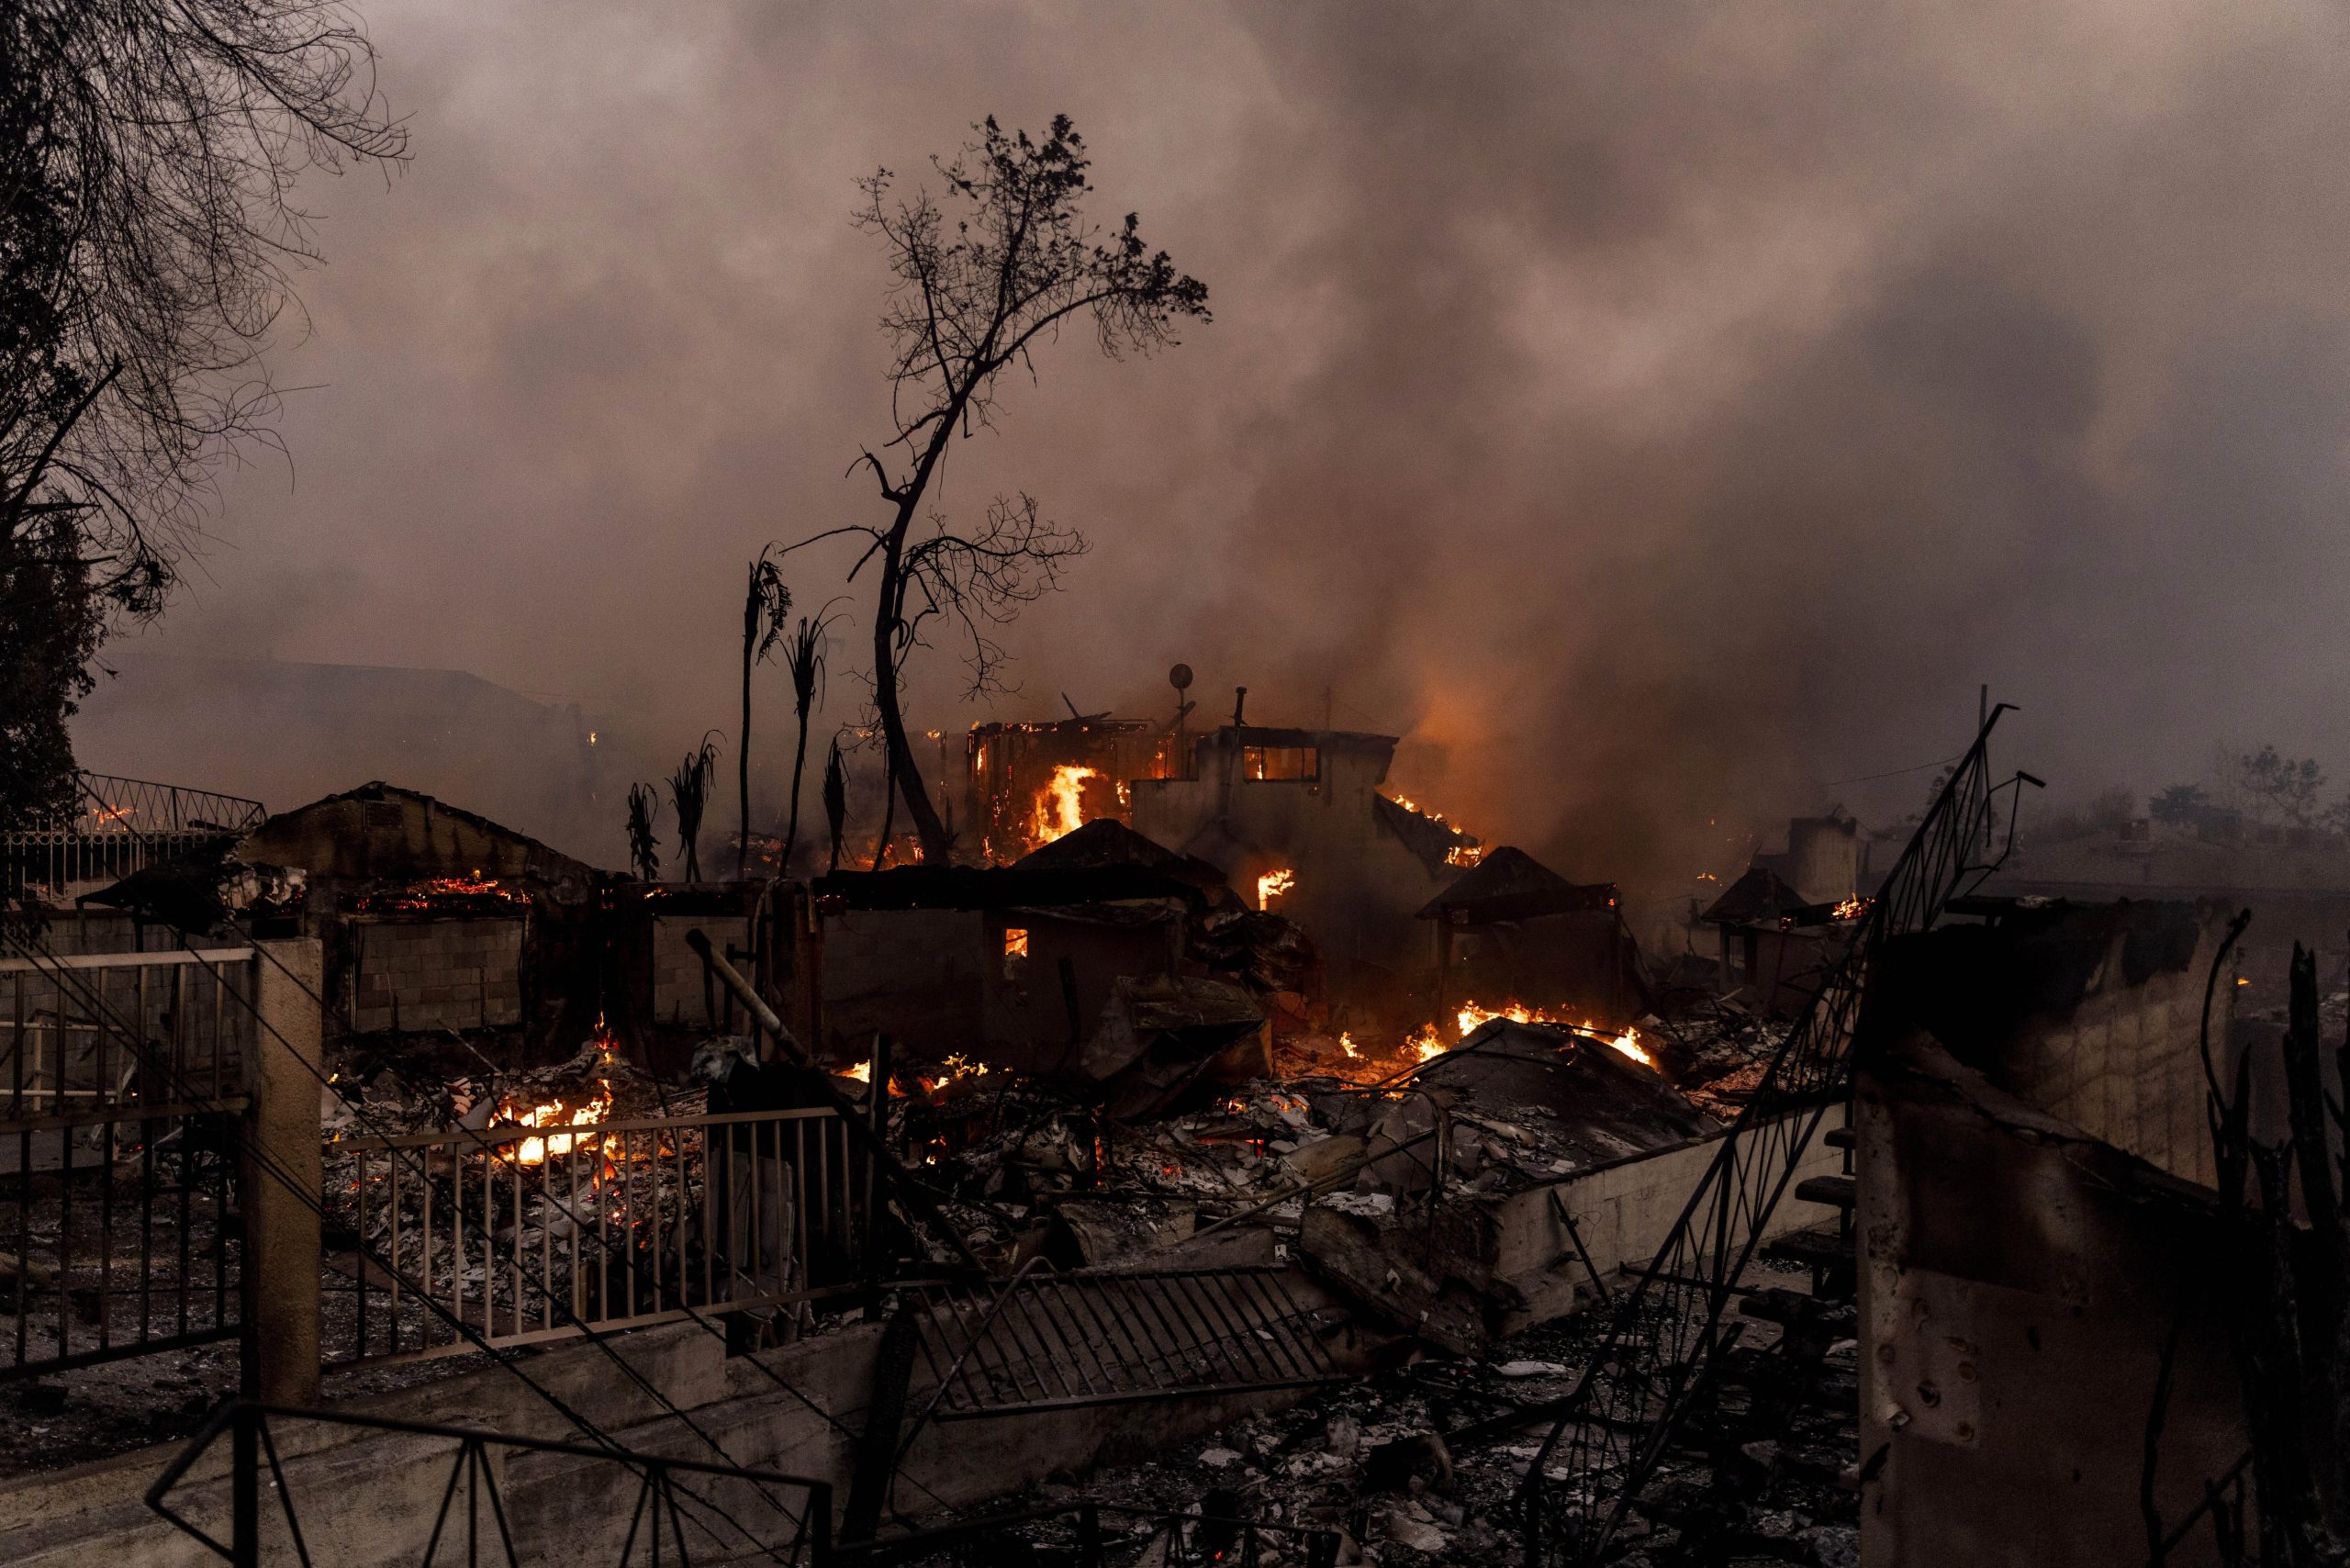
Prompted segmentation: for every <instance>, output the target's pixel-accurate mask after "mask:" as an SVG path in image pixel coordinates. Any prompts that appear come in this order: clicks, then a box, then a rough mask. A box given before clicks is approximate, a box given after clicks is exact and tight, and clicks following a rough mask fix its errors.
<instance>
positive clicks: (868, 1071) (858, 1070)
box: [833, 1061, 873, 1083]
mask: <svg viewBox="0 0 2350 1568" xmlns="http://www.w3.org/2000/svg"><path fill="white" fill-rule="evenodd" d="M833 1076H834V1078H854V1079H855V1080H856V1081H858V1082H859V1083H870V1082H872V1081H873V1064H872V1063H871V1062H869V1061H861V1062H858V1063H857V1064H856V1066H855V1067H845V1068H843V1069H841V1070H839V1071H838V1072H836V1073H834V1074H833Z"/></svg>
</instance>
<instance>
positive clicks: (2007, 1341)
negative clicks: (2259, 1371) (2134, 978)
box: [1855, 1035, 2244, 1568]
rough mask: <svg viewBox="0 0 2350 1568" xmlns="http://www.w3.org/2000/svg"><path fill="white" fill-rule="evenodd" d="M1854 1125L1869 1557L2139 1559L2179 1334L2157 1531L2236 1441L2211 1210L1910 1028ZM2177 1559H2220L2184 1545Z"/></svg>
mask: <svg viewBox="0 0 2350 1568" xmlns="http://www.w3.org/2000/svg"><path fill="white" fill-rule="evenodd" d="M1855 1126H1856V1129H1857V1134H1858V1140H1859V1148H1858V1150H1857V1154H1858V1159H1859V1171H1860V1193H1861V1206H1860V1211H1859V1218H1860V1229H1861V1242H1862V1253H1861V1265H1862V1266H1861V1278H1860V1307H1861V1358H1860V1362H1861V1444H1860V1451H1861V1458H1862V1463H1863V1469H1864V1470H1866V1469H1870V1468H1874V1469H1875V1471H1876V1474H1875V1478H1874V1480H1873V1481H1871V1482H1870V1483H1869V1484H1867V1485H1866V1487H1865V1488H1864V1489H1863V1495H1862V1505H1861V1556H1862V1562H1863V1564H1864V1565H1866V1568H1912V1565H1916V1568H1946V1565H1947V1564H1950V1563H1954V1562H2000V1563H2007V1564H2014V1565H2020V1568H2037V1565H2042V1564H2045V1565H2048V1568H2056V1565H2058V1564H2065V1565H2070V1564H2076V1563H2088V1562H2143V1561H2144V1559H2145V1556H2146V1549H2145V1528H2144V1524H2143V1518H2142V1515H2141V1513H2140V1505H2139V1485H2140V1477H2141V1473H2142V1462H2143V1445H2144V1440H2145V1430H2146V1418H2147V1413H2148V1411H2149V1410H2150V1408H2151V1407H2152V1402H2153V1397H2154V1383H2155V1379H2156V1375H2157V1369H2158V1367H2159V1365H2160V1359H2161V1353H2162V1348H2163V1346H2164V1344H2165V1340H2166V1339H2167V1338H2168V1336H2169V1335H2170V1334H2171V1333H2172V1332H2173V1331H2174V1329H2175V1328H2176V1329H2177V1332H2178V1333H2179V1335H2180V1347H2181V1350H2180V1355H2179V1359H2178V1362H2177V1373H2176V1379H2177V1381H2176V1383H2175V1386H2174V1389H2173V1392H2172V1395H2171V1402H2170V1414H2169V1418H2168V1421H2167V1424H2166V1427H2165V1435H2164V1439H2163V1444H2162V1453H2161V1463H2160V1466H2159V1467H2158V1469H2157V1472H2156V1482H2155V1501H2156V1505H2157V1506H2158V1507H2159V1509H2160V1510H2161V1514H2162V1517H2163V1518H2164V1519H2165V1521H2166V1522H2168V1523H2172V1524H2176V1523H2177V1521H2179V1520H2181V1519H2183V1518H2185V1517H2186V1515H2187V1514H2188V1511H2189V1510H2190V1509H2191V1508H2192V1507H2193V1506H2195V1504H2196V1503H2197V1501H2198V1500H2199V1496H2200V1493H2201V1489H2202V1485H2203V1484H2204V1482H2205V1481H2206V1480H2207V1479H2209V1478H2212V1477H2216V1476H2218V1475H2220V1474H2221V1473H2223V1472H2224V1471H2225V1470H2226V1469H2227V1468H2228V1467H2229V1466H2230V1465H2232V1464H2233V1462H2234V1461H2235V1459H2236V1456H2237V1455H2238V1454H2240V1453H2241V1452H2243V1450H2244V1430H2243V1426H2242V1404H2241V1400H2240V1396H2239V1394H2237V1392H2236V1388H2235V1385H2234V1382H2233V1373H2232V1372H2231V1370H2230V1361H2229V1357H2228V1352H2227V1348H2226V1337H2225V1331H2224V1328H2223V1327H2222V1326H2221V1322H2220V1320H2219V1318H2218V1317H2217V1316H2216V1314H2215V1312H2214V1310H2213V1306H2212V1303H2211V1302H2210V1299H2209V1297H2208V1296H2207V1295H2206V1294H2203V1293H2202V1289H2201V1287H2202V1286H2203V1285H2205V1284H2207V1283H2209V1282H2206V1281H2203V1280H2202V1279H2201V1278H2200V1276H2199V1271H2198V1268H2197V1261H2196V1260H2197V1259H2198V1258H2199V1257H2208V1256H2209V1255H2210V1246H2211V1243H2210V1238H2209V1226H2210V1209H2209V1207H2208V1205H2207V1204H2206V1203H2205V1201H2204V1200H2203V1198H2202V1197H2201V1195H2200V1194H2199V1193H2196V1192H2195V1191H2194V1190H2193V1189H2190V1188H2188V1187H2187V1186H2186V1185H2185V1184H2184V1183H2181V1182H2177V1181H2175V1180H2174V1179H2172V1178H2170V1177H2168V1176H2166V1175H2165V1174H2164V1173H2163V1172H2161V1171H2159V1170H2155V1169H2154V1167H2152V1166H2151V1165H2148V1164H2145V1163H2143V1162H2141V1161H2139V1160H2136V1159H2132V1158H2131V1157H2129V1156H2128V1155H2126V1154H2123V1153H2121V1151H2119V1150H2117V1149H2115V1148H2111V1147H2109V1146H2107V1145H2103V1144H2100V1143H2098V1142H2096V1141H2094V1140H2092V1139H2090V1138H2088V1137H2086V1136H2084V1135H2083V1134H2082V1133H2081V1132H2080V1131H2079V1129H2077V1128H2075V1127H2071V1126H2067V1125H2065V1123H2063V1122H2061V1121H2058V1120H2057V1119H2055V1118H2053V1117H2051V1116H2048V1115H2046V1114H2043V1113H2042V1112H2039V1111H2037V1110H2034V1109H2033V1108H2031V1106H2029V1105H2026V1104H2024V1103H2022V1102H2020V1101H2019V1100H2017V1099H2015V1098H2013V1097H2012V1096H2009V1095H2006V1094H2003V1093H2001V1092H1999V1091H1998V1090H1997V1089H1995V1088H1993V1087H1992V1086H1991V1085H1990V1084H1989V1082H1988V1081H1986V1080H1985V1079H1984V1078H1983V1077H1982V1076H1981V1075H1980V1074H1979V1073H1975V1072H1974V1071H1973V1070H1969V1069H1966V1068H1964V1067H1962V1066H1961V1065H1960V1064H1959V1063H1958V1062H1957V1061H1955V1060H1954V1059H1953V1058H1951V1056H1950V1055H1949V1054H1948V1053H1946V1052H1944V1051H1942V1049H1941V1047H1939V1046H1937V1045H1935V1044H1934V1043H1933V1042H1932V1041H1931V1040H1930V1038H1929V1037H1927V1036H1923V1035H1918V1036H1912V1037H1911V1038H1910V1039H1908V1041H1905V1042H1903V1043H1902V1044H1900V1045H1899V1046H1897V1047H1890V1048H1888V1049H1887V1050H1886V1052H1885V1053H1884V1054H1883V1055H1882V1056H1881V1057H1880V1058H1877V1059H1876V1060H1874V1061H1873V1062H1872V1063H1870V1064H1869V1065H1868V1066H1866V1067H1865V1068H1864V1070H1863V1072H1862V1075H1861V1078H1860V1081H1859V1086H1858V1091H1857V1094H1856V1103H1855ZM1880 1455H1882V1462H1881V1463H1879V1462H1878V1456H1880ZM2170 1561H2171V1562H2175V1563H2177V1564H2180V1565H2182V1568H2185V1565H2188V1564H2196V1563H2203V1562H2215V1561H2217V1558H2216V1553H2215V1552H2214V1551H2212V1549H2211V1546H2210V1538H2209V1536H2208V1534H2207V1533H2205V1532H2201V1531H2197V1532H2194V1533H2192V1534H2190V1536H2189V1538H2188V1540H2187V1542H2186V1543H2185V1544H2184V1545H2183V1546H2182V1547H2181V1548H2180V1550H2179V1551H2177V1553H2176V1554H2175V1555H2174V1556H2173V1557H2172V1558H2171V1559H2170Z"/></svg>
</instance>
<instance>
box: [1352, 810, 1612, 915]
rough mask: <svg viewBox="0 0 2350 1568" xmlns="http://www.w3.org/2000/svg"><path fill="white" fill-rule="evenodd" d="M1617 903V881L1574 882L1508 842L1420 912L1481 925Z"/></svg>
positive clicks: (1582, 911) (1591, 908) (1586, 910)
mask: <svg viewBox="0 0 2350 1568" xmlns="http://www.w3.org/2000/svg"><path fill="white" fill-rule="evenodd" d="M1390 803H1392V802H1390ZM1405 814H1406V815H1408V814H1409V813H1405ZM1420 820H1425V819H1420ZM1615 907H1616V884H1615V883H1613V882H1590V883H1583V882H1570V881H1568V880H1567V879H1565V878H1564V877H1561V876H1560V875H1559V874H1558V873H1557V872H1556V871H1553V870H1551V869H1550V868H1549V867H1548V866H1545V865H1543V864H1542V863H1541V862H1540V861H1539V860H1537V859H1535V858H1534V857H1533V856H1531V855H1528V854H1527V852H1526V851H1525V850H1523V849H1519V848H1516V847H1515V846H1510V845H1504V846H1502V847H1500V848H1499V849H1496V850H1494V851H1493V852H1491V853H1490V854H1488V855H1487V856H1486V857H1484V858H1483V860H1481V861H1479V862H1478V863H1477V864H1476V865H1474V866H1472V867H1471V868H1469V869H1468V870H1466V871H1464V872H1462V873H1461V874H1460V878H1459V879H1457V880H1455V881H1454V882H1453V883H1452V884H1451V886H1449V887H1448V888H1446V889H1445V890H1443V891H1442V892H1440V893H1438V894H1437V895H1436V897H1434V898H1432V899H1430V900H1429V901H1428V902H1427V904H1426V905H1425V906H1424V907H1423V908H1422V909H1421V911H1420V914H1419V918H1421V919H1422V920H1442V921H1447V922H1449V923H1450V924H1455V925H1483V924H1490V923H1492V922H1494V921H1503V920H1531V919H1535V918H1537V917H1539V916H1541V915H1546V914H1570V913H1586V912H1590V911H1595V910H1610V909H1614V908H1615Z"/></svg>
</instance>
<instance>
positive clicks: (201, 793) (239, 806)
mask: <svg viewBox="0 0 2350 1568" xmlns="http://www.w3.org/2000/svg"><path fill="white" fill-rule="evenodd" d="M77 777H78V780H79V783H78V790H77V799H76V801H75V802H74V804H73V808H72V809H71V810H70V811H67V812H60V813H59V814H58V815H57V816H56V817H55V818H53V819H52V820H50V821H49V822H46V823H39V824H38V825H35V826H32V827H28V828H23V829H19V830H17V831H13V832H10V833H7V834H0V883H5V884H6V887H7V889H8V890H9V891H11V892H12V893H14V894H16V895H17V896H22V895H23V894H25V893H27V892H28V891H32V890H41V891H43V892H46V893H49V894H50V895H51V896H62V894H64V893H65V892H66V891H67V890H71V889H73V888H76V887H86V886H92V885H98V884H104V883H107V882H114V881H119V880H120V879H123V878H125V877H128V876H129V875H130V874H131V873H132V872H134V871H138V870H141V869H143V868H146V867H149V866H152V865H156V864H159V863H161V862H162V861H166V860H171V859H173V858H175V857H179V856H182V855H185V854H187V853H188V852H189V851H191V850H194V849H199V848H203V847H206V846H213V845H220V844H226V843H229V842H231V841H233V840H235V839H237V838H239V837H241V836H242V835H243V834H248V833H251V832H252V830H253V829H254V828H256V827H259V826H260V825H261V823H262V822H263V818H264V816H265V814H266V813H265V812H263V810H262V805H261V802H260V801H248V800H245V799H244V798H243V797H241V796H238V795H221V794H216V793H214V792H213V791H211V790H186V789H182V788H181V787H179V786H178V785H175V784H158V783H155V782H153V781H151V780H149V779H145V778H115V777H114V776H112V775H110V774H104V773H83V774H80V775H78V776H77Z"/></svg>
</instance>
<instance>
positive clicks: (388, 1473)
mask: <svg viewBox="0 0 2350 1568" xmlns="http://www.w3.org/2000/svg"><path fill="white" fill-rule="evenodd" d="M297 1426H299V1427H308V1428H341V1429H346V1430H356V1431H358V1432H361V1433H364V1434H367V1435H368V1436H367V1439H365V1440H367V1441H368V1443H369V1447H368V1449H367V1450H366V1459H367V1462H368V1465H369V1468H370V1469H371V1470H372V1471H373V1472H374V1473H375V1476H376V1483H375V1485H374V1486H371V1487H363V1488H353V1486H352V1485H351V1483H350V1472H349V1465H348V1462H337V1461H338V1460H339V1459H340V1458H341V1456H340V1454H339V1452H338V1450H336V1449H334V1448H324V1449H321V1448H320V1447H319V1445H318V1444H317V1443H316V1442H315V1441H314V1442H312V1443H311V1444H310V1445H309V1446H308V1448H307V1449H306V1450H295V1449H293V1448H292V1447H291V1446H290V1445H289V1446H287V1447H285V1448H281V1446H280V1440H279V1439H280V1438H281V1437H282V1436H285V1435H287V1428H294V1427H297ZM224 1435H226V1436H227V1437H228V1438H229V1445H230V1454H229V1465H228V1473H227V1474H226V1476H225V1477H223V1478H222V1479H221V1480H219V1481H216V1482H210V1483H208V1484H207V1482H205V1481H203V1480H198V1479H192V1473H193V1472H194V1471H195V1470H196V1465H197V1462H198V1461H199V1460H201V1459H202V1458H203V1457H204V1455H205V1454H206V1452H207V1450H210V1449H211V1448H212V1446H213V1445H214V1444H215V1443H217V1442H218V1441H219V1440H220V1439H221V1438H222V1436H224ZM306 1435H309V1436H316V1435H319V1434H306ZM313 1456H316V1457H318V1458H319V1459H320V1460H322V1461H324V1462H322V1463H320V1464H319V1465H318V1466H316V1467H315V1469H314V1470H313V1469H311V1468H307V1467H306V1466H305V1465H304V1463H303V1461H304V1460H305V1459H308V1458H311V1457H313ZM615 1468H616V1469H618V1470H620V1471H621V1472H624V1473H625V1474H623V1475H621V1476H617V1477H612V1478H611V1479H612V1480H613V1481H616V1482H617V1483H618V1484H605V1482H606V1478H607V1476H608V1475H609V1474H610V1471H611V1470H613V1469H615ZM404 1474H408V1475H412V1476H413V1480H412V1482H411V1486H412V1490H413V1495H414V1500H415V1506H408V1507H403V1506H399V1504H398V1502H397V1498H396V1496H395V1497H394V1498H388V1499H387V1498H386V1497H384V1496H382V1495H378V1494H379V1493H380V1492H381V1491H383V1490H386V1489H388V1488H391V1487H396V1486H397V1484H399V1478H401V1477H402V1476H403V1475H404ZM630 1476H633V1477H634V1478H635V1484H634V1486H633V1487H631V1486H629V1485H628V1478H629V1477H630ZM314 1477H315V1479H314ZM146 1501H147V1506H149V1507H150V1508H151V1509H153V1510H154V1511H155V1512H156V1513H157V1514H159V1515H161V1516H162V1518H164V1519H165V1520H166V1521H167V1522H169V1523H170V1524H171V1525H172V1527H173V1529H177V1530H179V1531H180V1532H181V1533H182V1534H184V1535H185V1536H187V1537H189V1538H190V1539H191V1540H194V1541H196V1543H197V1544H198V1545H200V1546H202V1547H203V1548H204V1549H205V1550H207V1551H210V1552H211V1553H212V1554H213V1555H215V1556H217V1557H218V1558H219V1559H220V1560H221V1561H222V1562H229V1563H231V1564H235V1565H236V1568H258V1564H260V1563H262V1562H288V1561H291V1562H298V1563H301V1564H303V1568H312V1565H313V1564H323V1563H330V1562H364V1563H370V1564H374V1563H383V1562H419V1563H431V1562H465V1563H487V1562H504V1563H506V1564H508V1565H509V1568H520V1564H521V1563H523V1562H554V1561H560V1562H565V1563H588V1562H607V1561H609V1562H617V1563H619V1564H621V1568H629V1565H630V1564H633V1563H639V1562H643V1563H649V1564H652V1565H653V1568H664V1565H666V1564H677V1565H678V1568H690V1564H692V1563H694V1562H744V1561H746V1560H749V1561H758V1562H778V1563H783V1564H787V1565H800V1564H806V1565H808V1568H822V1564H823V1563H825V1562H827V1561H828V1558H829V1553H828V1551H827V1550H826V1548H827V1544H828V1541H829V1538H830V1531H831V1529H832V1487H831V1485H830V1484H827V1483H825V1482H822V1481H816V1480H811V1479H808V1478H806V1477H803V1476H795V1475H785V1474H782V1473H778V1472H775V1471H767V1470H755V1469H748V1468H744V1467H743V1466H739V1465H728V1464H712V1463H703V1462H697V1461H694V1460H687V1459H673V1458H669V1457H667V1456H666V1455H662V1454H658V1453H651V1452H641V1451H638V1450H632V1449H623V1448H619V1447H594V1446H590V1445H588V1444H585V1443H571V1442H558V1441H553V1440H549V1439H541V1438H523V1437H511V1436H507V1435H505V1434H502V1433H498V1432H489V1431H484V1430H482V1429H480V1428H471V1427H445V1426H437V1425H433V1424H431V1423H429V1422H422V1421H400V1420H394V1419H391V1418H389V1417H381V1416H364V1415H360V1414H357V1413H355V1412H351V1411H330V1410H298V1409H288V1408H285V1407H282V1406H268V1405H261V1404H254V1403H251V1402H245V1401H239V1402H237V1403H234V1404H230V1405H228V1406H223V1407H222V1408H221V1409H220V1410H219V1411H218V1413H217V1414H216V1415H215V1416H214V1417H212V1419H211V1420H210V1421H209V1422H208V1423H207V1424H206V1426H205V1427H204V1428H203V1430H201V1431H199V1432H198V1433H197V1434H196V1437H195V1438H194V1439H191V1440H190V1441H189V1443H188V1445H187V1446H186V1447H185V1449H183V1450H181V1451H180V1453H179V1454H178V1456H177V1457H176V1458H174V1459H173V1461H172V1462H171V1464H170V1465H169V1466H168V1467H166V1468H165V1470H164V1472H163V1473H162V1475H161V1476H159V1477H158V1478H157V1479H156V1481H155V1484H153V1485H152V1486H151V1487H149V1488H148V1489H147V1496H146ZM595 1502H602V1503H607V1504H609V1505H610V1506H607V1507H602V1508H598V1507H593V1506H587V1507H583V1506H581V1505H582V1504H583V1503H595ZM224 1516H225V1517H224Z"/></svg>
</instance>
